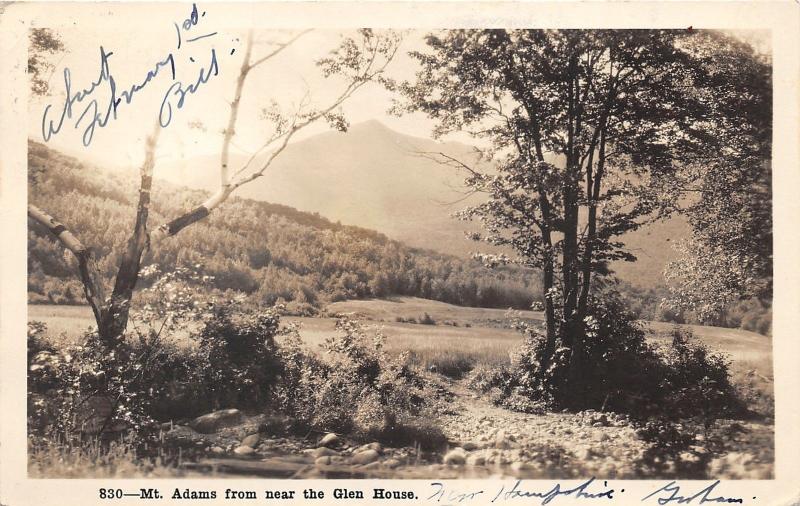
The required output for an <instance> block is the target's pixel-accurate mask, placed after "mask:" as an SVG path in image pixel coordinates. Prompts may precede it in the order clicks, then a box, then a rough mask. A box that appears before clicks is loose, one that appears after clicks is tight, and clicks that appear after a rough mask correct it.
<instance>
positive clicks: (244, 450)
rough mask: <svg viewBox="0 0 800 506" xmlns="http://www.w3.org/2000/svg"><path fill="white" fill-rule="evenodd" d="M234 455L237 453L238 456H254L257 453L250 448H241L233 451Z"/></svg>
mask: <svg viewBox="0 0 800 506" xmlns="http://www.w3.org/2000/svg"><path fill="white" fill-rule="evenodd" d="M233 453H235V454H236V455H252V454H253V453H255V450H254V449H252V448H250V447H249V446H239V447H237V448H236V449H235V450H233Z"/></svg>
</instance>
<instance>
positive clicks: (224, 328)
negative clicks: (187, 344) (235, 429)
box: [194, 304, 281, 408]
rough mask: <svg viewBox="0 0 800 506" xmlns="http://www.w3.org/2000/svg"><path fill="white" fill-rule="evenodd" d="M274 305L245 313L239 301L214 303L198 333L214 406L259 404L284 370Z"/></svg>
mask: <svg viewBox="0 0 800 506" xmlns="http://www.w3.org/2000/svg"><path fill="white" fill-rule="evenodd" d="M279 322H280V317H279V316H278V314H277V312H276V311H274V310H271V309H270V310H267V311H257V312H252V313H249V312H239V311H237V307H236V305H235V304H223V305H218V306H215V307H213V308H212V310H211V316H210V317H209V318H207V319H206V320H205V321H204V324H203V326H202V328H201V329H200V331H199V333H198V334H197V335H196V336H195V337H194V338H195V339H196V340H197V342H198V344H199V351H198V353H199V354H200V356H201V360H202V361H203V366H204V367H203V369H202V376H203V384H204V385H205V386H206V393H207V395H208V396H209V398H210V400H211V402H212V405H213V406H214V408H228V407H236V406H250V407H259V406H261V405H263V404H264V403H266V402H267V400H268V399H269V394H270V390H271V388H272V387H273V386H274V383H275V381H276V378H277V377H278V376H279V374H280V370H281V362H280V356H279V355H278V349H277V345H276V344H275V335H276V334H277V333H278V324H279Z"/></svg>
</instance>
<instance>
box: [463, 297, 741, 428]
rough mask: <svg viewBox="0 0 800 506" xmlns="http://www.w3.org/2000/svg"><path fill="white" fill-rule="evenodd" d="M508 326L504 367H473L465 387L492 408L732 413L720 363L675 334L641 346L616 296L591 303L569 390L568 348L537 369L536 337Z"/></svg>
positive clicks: (535, 332) (522, 327)
mask: <svg viewBox="0 0 800 506" xmlns="http://www.w3.org/2000/svg"><path fill="white" fill-rule="evenodd" d="M514 326H515V327H516V328H517V329H518V330H519V331H521V332H523V333H524V334H525V336H526V337H525V340H524V342H523V343H522V344H521V345H520V346H519V347H518V348H517V349H516V350H514V352H513V353H512V359H511V364H510V366H509V367H508V368H507V369H503V368H501V369H498V370H486V369H484V368H478V369H476V370H475V371H473V374H472V375H471V376H470V384H471V385H472V387H473V388H476V389H478V390H480V391H482V392H489V393H492V395H493V401H494V402H495V403H497V404H500V405H504V406H508V407H511V408H512V409H515V410H520V411H531V412H537V411H541V410H542V409H545V408H548V409H561V408H565V407H567V408H572V409H599V410H608V411H617V412H624V413H630V414H632V415H634V416H636V417H639V418H641V419H646V418H648V417H650V416H656V417H668V418H673V419H677V418H686V417H695V418H698V419H699V420H702V422H703V423H704V424H708V423H712V422H713V420H715V419H716V418H718V417H720V416H726V415H730V414H732V413H735V412H738V410H740V407H741V404H740V403H739V402H738V400H737V398H736V393H735V389H734V388H733V386H732V385H731V383H730V380H729V374H728V367H729V363H728V361H727V360H726V359H725V358H724V357H722V356H721V355H719V354H715V353H710V352H709V351H708V350H707V349H706V348H705V347H704V346H703V345H701V344H697V343H694V342H692V337H691V335H690V334H684V333H682V331H680V330H677V329H676V330H675V334H674V336H673V342H672V343H671V344H670V345H669V346H667V347H657V346H653V345H650V344H648V343H647V342H646V341H645V334H644V330H643V329H642V327H641V325H640V324H639V323H638V322H637V321H636V319H635V317H634V316H633V315H632V314H631V313H629V312H627V311H625V309H624V307H623V305H622V303H621V301H620V300H619V299H618V298H617V297H614V296H607V297H606V298H603V299H595V300H593V301H592V305H591V307H590V310H589V315H588V316H587V318H586V319H585V332H586V339H585V341H584V342H585V345H584V355H583V357H582V364H583V368H582V370H581V374H582V377H581V383H580V385H579V386H577V387H576V385H575V384H574V383H572V382H570V378H569V377H568V371H569V351H570V350H569V349H568V348H566V347H563V346H561V347H557V348H556V350H555V352H554V354H553V356H552V359H551V361H550V364H549V366H548V367H547V369H544V368H543V367H542V356H543V352H544V346H545V337H544V335H542V333H541V332H540V331H539V329H538V328H536V327H534V326H532V325H530V324H528V323H525V322H523V321H522V320H519V319H517V320H516V321H515V322H514ZM523 399H528V400H530V401H533V403H532V404H528V403H526V402H523Z"/></svg>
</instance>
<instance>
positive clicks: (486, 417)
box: [440, 381, 647, 477]
mask: <svg viewBox="0 0 800 506" xmlns="http://www.w3.org/2000/svg"><path fill="white" fill-rule="evenodd" d="M451 390H452V391H453V393H454V394H455V398H454V400H453V405H452V410H450V413H451V414H445V415H443V416H442V417H441V419H440V422H441V425H442V430H443V431H444V433H445V435H447V437H448V439H449V440H451V441H458V442H461V445H462V447H466V448H465V449H472V448H474V450H472V451H471V452H470V454H474V453H475V451H478V452H479V453H478V454H480V452H482V453H483V455H485V459H486V464H487V465H489V466H495V467H498V466H499V467H500V470H502V468H503V467H504V466H505V465H509V466H511V465H514V464H515V463H519V464H516V465H514V466H513V467H514V469H512V471H514V474H517V475H524V476H526V477H543V476H551V475H552V476H565V475H566V476H586V475H594V476H603V477H632V476H634V473H635V471H634V468H633V467H632V463H633V462H635V461H636V460H638V459H639V458H641V456H642V454H643V453H644V451H645V450H646V448H647V445H646V444H645V443H644V442H643V441H641V440H640V439H639V438H638V437H637V436H636V433H635V431H634V430H633V429H632V428H631V427H630V426H629V425H628V424H627V423H625V422H624V421H622V419H620V420H617V419H616V418H614V417H613V416H606V415H603V414H600V413H593V412H588V413H583V414H574V413H569V414H567V413H550V414H545V415H535V414H525V413H517V412H514V411H510V410H507V409H504V408H501V407H498V406H495V405H493V404H492V403H491V402H490V401H489V400H488V399H487V398H486V397H485V396H478V395H476V394H475V393H473V392H471V391H470V390H469V389H468V388H467V386H466V385H465V383H464V382H463V381H461V382H454V383H453V384H452V387H451ZM467 460H469V458H467ZM478 460H479V459H478Z"/></svg>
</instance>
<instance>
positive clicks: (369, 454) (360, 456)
mask: <svg viewBox="0 0 800 506" xmlns="http://www.w3.org/2000/svg"><path fill="white" fill-rule="evenodd" d="M379 457H380V455H379V454H378V452H376V451H375V450H364V451H363V452H358V453H356V454H355V455H353V457H352V458H351V459H350V462H352V463H353V464H369V463H371V462H375V461H376V460H378V458H379Z"/></svg>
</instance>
